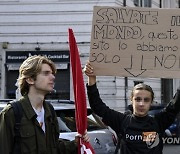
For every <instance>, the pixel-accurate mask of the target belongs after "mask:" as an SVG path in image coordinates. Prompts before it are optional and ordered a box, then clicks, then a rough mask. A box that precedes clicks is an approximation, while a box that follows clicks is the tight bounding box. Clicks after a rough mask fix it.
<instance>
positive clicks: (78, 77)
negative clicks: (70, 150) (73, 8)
mask: <svg viewBox="0 0 180 154" xmlns="http://www.w3.org/2000/svg"><path fill="white" fill-rule="evenodd" d="M69 47H70V58H71V68H72V77H73V86H74V99H75V107H76V128H77V131H78V133H79V134H84V132H85V131H86V129H87V104H86V94H85V89H84V80H83V74H82V68H81V62H80V58H79V52H78V47H77V44H76V40H75V37H74V34H73V30H72V29H69ZM78 154H94V150H93V148H92V147H91V145H90V143H87V142H84V141H83V140H82V139H80V141H79V143H78Z"/></svg>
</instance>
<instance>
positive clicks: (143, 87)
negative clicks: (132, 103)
mask: <svg viewBox="0 0 180 154" xmlns="http://www.w3.org/2000/svg"><path fill="white" fill-rule="evenodd" d="M135 90H147V91H149V92H150V93H151V97H152V101H153V100H154V92H153V90H152V88H151V87H150V86H148V85H146V84H144V83H139V84H137V85H136V86H134V88H133V89H132V92H131V97H130V98H131V100H132V98H133V96H134V91H135Z"/></svg>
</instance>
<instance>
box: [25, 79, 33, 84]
mask: <svg viewBox="0 0 180 154" xmlns="http://www.w3.org/2000/svg"><path fill="white" fill-rule="evenodd" d="M26 82H27V83H28V84H29V85H32V84H34V80H33V78H27V79H26Z"/></svg>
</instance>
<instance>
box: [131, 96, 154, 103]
mask: <svg viewBox="0 0 180 154" xmlns="http://www.w3.org/2000/svg"><path fill="white" fill-rule="evenodd" d="M134 100H135V101H136V102H141V101H143V100H144V102H146V103H147V102H150V101H151V98H149V97H145V98H144V99H143V98H142V97H136V98H134Z"/></svg>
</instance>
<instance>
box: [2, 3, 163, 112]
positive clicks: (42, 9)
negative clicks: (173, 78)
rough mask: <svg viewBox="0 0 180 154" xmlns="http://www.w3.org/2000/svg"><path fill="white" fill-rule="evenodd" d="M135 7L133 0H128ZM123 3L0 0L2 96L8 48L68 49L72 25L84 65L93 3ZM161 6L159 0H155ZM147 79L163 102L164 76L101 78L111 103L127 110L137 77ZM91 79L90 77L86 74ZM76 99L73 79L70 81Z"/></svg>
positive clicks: (100, 84)
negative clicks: (156, 77)
mask: <svg viewBox="0 0 180 154" xmlns="http://www.w3.org/2000/svg"><path fill="white" fill-rule="evenodd" d="M126 4H127V6H130V7H134V1H133V0H127V1H126ZM96 5H98V6H123V0H8V1H6V0H0V10H1V11H0V45H1V46H0V57H1V59H0V64H1V67H0V68H1V71H0V72H1V80H0V84H1V85H0V88H1V89H0V98H4V96H5V90H4V89H6V82H5V78H6V76H5V75H4V74H5V73H4V72H5V69H4V63H5V52H6V51H17V50H19V51H27V50H35V48H36V47H40V49H41V50H48V51H50V50H64V49H65V50H68V49H69V46H68V43H67V42H68V28H72V29H73V31H74V34H75V37H76V41H77V43H78V47H79V52H80V57H81V63H82V68H83V67H84V65H85V63H86V61H87V60H88V58H89V50H90V37H91V23H92V13H93V6H96ZM152 7H154V8H158V7H159V0H155V1H153V2H152ZM136 80H137V81H143V82H144V83H147V84H149V85H151V86H152V88H153V89H154V91H155V94H156V99H155V100H156V101H157V102H161V80H160V79H155V78H150V79H148V78H146V79H141V78H127V87H125V78H123V77H114V76H112V77H105V76H101V77H98V78H97V84H98V87H99V90H100V95H101V97H102V99H103V100H104V101H105V102H106V104H107V105H109V106H110V107H112V108H114V109H116V110H124V107H125V106H126V105H127V104H126V103H125V100H126V99H127V103H128V104H129V103H130V101H129V95H130V92H131V89H132V87H133V86H134V81H136ZM84 81H85V82H87V77H86V76H84ZM70 82H71V84H70V86H71V87H70V89H71V91H70V93H71V99H73V89H72V80H71V81H70Z"/></svg>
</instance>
